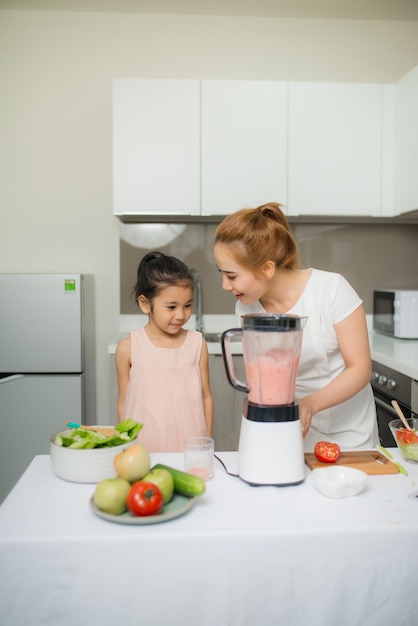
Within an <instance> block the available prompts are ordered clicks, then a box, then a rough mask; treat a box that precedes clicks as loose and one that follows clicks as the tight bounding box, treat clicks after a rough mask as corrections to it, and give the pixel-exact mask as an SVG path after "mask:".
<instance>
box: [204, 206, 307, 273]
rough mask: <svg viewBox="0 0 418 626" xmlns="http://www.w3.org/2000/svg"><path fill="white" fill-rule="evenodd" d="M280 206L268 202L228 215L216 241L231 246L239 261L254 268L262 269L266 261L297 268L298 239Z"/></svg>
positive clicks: (251, 268)
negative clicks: (295, 238) (294, 236)
mask: <svg viewBox="0 0 418 626" xmlns="http://www.w3.org/2000/svg"><path fill="white" fill-rule="evenodd" d="M280 206H281V205H280V204H277V203H276V202H269V203H268V204H263V205H262V206H259V207H258V208H257V209H241V210H240V211H236V212H235V213H232V214H231V215H228V217H226V218H225V219H224V220H223V221H222V222H221V223H220V224H219V226H218V227H217V229H216V231H215V238H214V245H215V244H217V243H222V244H225V245H227V246H229V247H230V249H231V252H232V254H233V255H234V258H235V260H236V261H237V263H239V265H241V266H242V267H245V268H247V269H250V270H252V271H255V272H259V271H261V268H263V267H264V265H265V264H266V263H267V261H273V262H274V263H275V264H276V266H277V267H283V268H286V269H297V268H298V267H299V259H298V250H297V245H296V241H295V240H294V238H293V236H292V234H291V232H290V229H289V224H288V222H287V219H286V217H285V215H284V213H283V211H282V210H281V208H280Z"/></svg>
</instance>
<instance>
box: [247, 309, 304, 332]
mask: <svg viewBox="0 0 418 626" xmlns="http://www.w3.org/2000/svg"><path fill="white" fill-rule="evenodd" d="M241 319H242V328H243V330H257V331H272V330H273V331H292V330H301V329H302V328H303V327H304V326H305V324H306V320H307V319H308V318H307V317H306V316H305V317H303V316H300V315H293V314H291V313H249V314H247V315H242V316H241Z"/></svg>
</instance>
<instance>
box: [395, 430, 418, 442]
mask: <svg viewBox="0 0 418 626" xmlns="http://www.w3.org/2000/svg"><path fill="white" fill-rule="evenodd" d="M396 439H397V440H398V441H399V443H401V444H402V445H404V446H407V445H408V444H410V443H418V435H417V433H415V432H414V431H413V430H407V429H406V428H400V429H399V430H398V432H397V433H396Z"/></svg>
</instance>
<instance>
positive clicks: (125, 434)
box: [54, 419, 142, 450]
mask: <svg viewBox="0 0 418 626" xmlns="http://www.w3.org/2000/svg"><path fill="white" fill-rule="evenodd" d="M114 429H115V430H116V431H117V434H116V435H112V436H110V437H109V436H106V435H104V434H103V433H101V432H99V431H96V430H87V429H84V428H73V429H72V431H71V433H70V434H69V435H64V434H61V435H57V436H56V437H55V439H54V443H55V445H57V446H63V447H64V448H73V449H76V450H88V449H91V448H109V447H113V446H120V445H122V444H124V443H129V441H133V440H134V439H136V437H137V436H138V434H139V432H140V431H141V429H142V424H140V423H139V422H136V421H135V420H132V419H127V420H123V421H122V422H120V423H119V424H117V425H116V426H115V427H114Z"/></svg>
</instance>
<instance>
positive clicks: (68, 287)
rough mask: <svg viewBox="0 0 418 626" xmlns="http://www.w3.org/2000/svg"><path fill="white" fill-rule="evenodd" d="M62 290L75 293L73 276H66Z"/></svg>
mask: <svg viewBox="0 0 418 626" xmlns="http://www.w3.org/2000/svg"><path fill="white" fill-rule="evenodd" d="M64 291H65V293H75V279H74V278H66V279H65V281H64Z"/></svg>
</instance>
